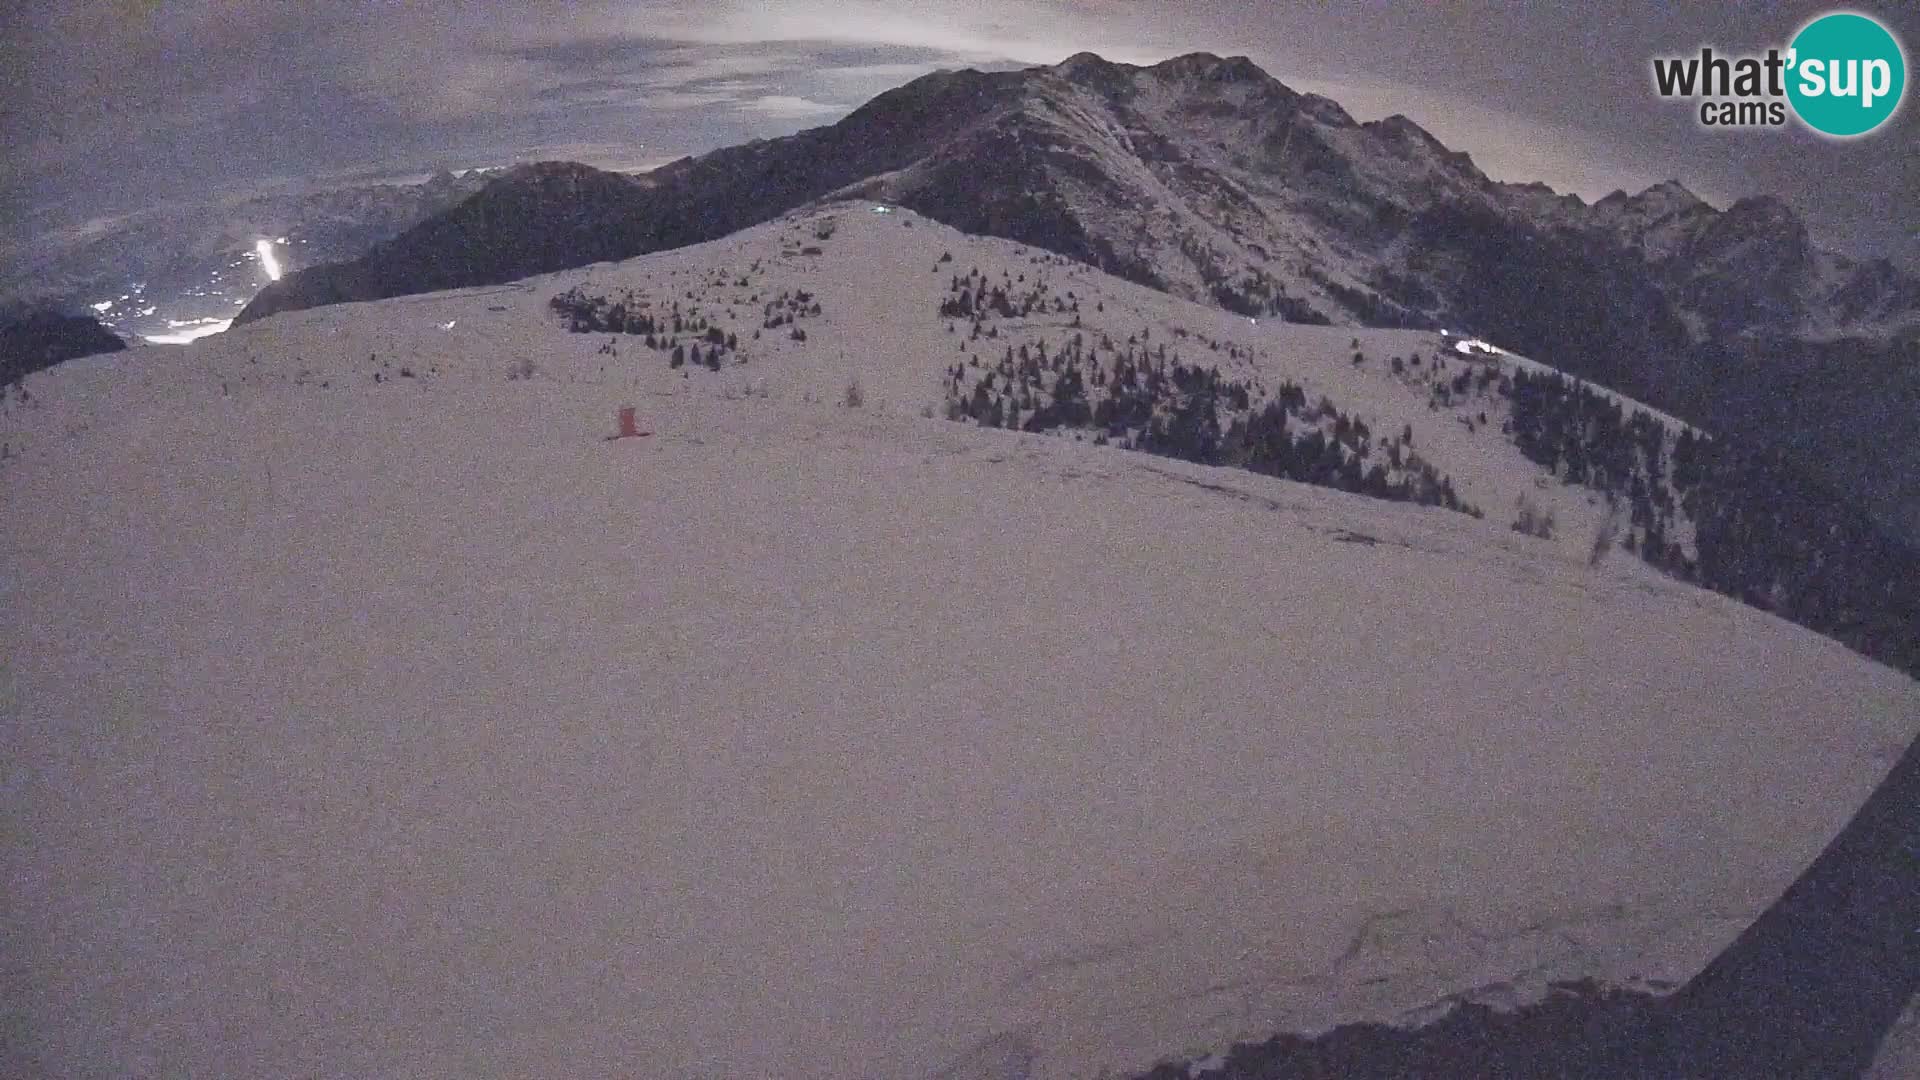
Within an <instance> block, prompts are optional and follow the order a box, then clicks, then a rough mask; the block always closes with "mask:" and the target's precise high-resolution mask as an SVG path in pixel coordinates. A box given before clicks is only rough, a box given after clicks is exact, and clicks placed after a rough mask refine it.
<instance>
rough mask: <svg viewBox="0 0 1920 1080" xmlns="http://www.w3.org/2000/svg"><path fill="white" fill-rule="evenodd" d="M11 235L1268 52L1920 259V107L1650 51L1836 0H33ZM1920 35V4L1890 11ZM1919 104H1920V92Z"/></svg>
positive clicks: (1599, 171)
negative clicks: (1845, 102) (1658, 78)
mask: <svg viewBox="0 0 1920 1080" xmlns="http://www.w3.org/2000/svg"><path fill="white" fill-rule="evenodd" d="M0 7H3V8H4V9H5V10H6V11H7V12H9V13H8V14H3V15H0V21H3V23H4V25H0V49H4V50H6V51H5V55H4V57H3V58H0V59H4V65H0V72H4V78H5V80H6V82H5V84H4V85H5V92H4V94H0V110H4V112H0V131H4V134H5V146H6V148H7V153H6V154H5V155H0V223H4V224H0V229H5V230H6V233H5V235H4V237H0V239H6V240H19V239H22V238H24V237H26V236H29V235H32V234H35V233H42V232H47V231H50V230H53V229H57V228H66V227H71V226H73V225H75V224H78V223H81V222H84V221H86V220H88V219H91V218H96V217H99V216H102V215H106V214H110V213H116V212H124V211H126V210H130V209H135V208H138V207H141V206H146V205H151V204H153V203H156V202H167V201H174V200H182V199H204V198H206V197H208V196H209V195H213V194H217V193H240V192H245V191H249V190H256V189H257V188H258V187H259V186H261V185H262V184H266V183H277V182H286V181H301V180H307V179H313V178H338V177H341V176H345V175H349V174H354V173H360V172H371V173H385V172H413V171H419V170H423V169H427V168H431V167H434V166H439V165H444V166H451V167H460V166H466V165H482V164H496V163H505V162H511V161H519V160H536V159H540V158H555V157H559V158H572V159H576V160H583V161H588V162H592V163H595V164H601V165H607V166H614V167H638V166H645V165H649V164H657V163H660V162H663V161H667V160H671V159H673V158H676V157H679V156H682V155H685V154H693V153H699V152H701V151H705V150H709V149H713V148H715V147H719V146H724V145H728V144H731V143H736V142H741V141H744V140H746V139H749V138H755V137H771V136H776V135H781V134H786V133H789V132H792V131H796V130H799V129H800V128H803V127H811V126H815V125H818V124H824V123H831V122H832V121H834V120H835V119H837V118H839V117H840V116H842V115H844V114H845V113H846V112H847V111H849V110H851V109H852V108H853V107H855V106H857V105H859V104H860V103H861V102H863V101H865V100H866V99H868V98H870V97H872V96H873V95H874V94H877V93H879V92H880V91H882V90H885V89H887V88H889V87H891V86H895V85H898V84H900V83H903V82H906V81H908V80H910V79H912V78H914V77H915V76H917V75H920V74H923V73H925V72H927V71H930V70H933V69H935V68H941V67H960V66H982V67H984V66H993V65H1007V64H1018V65H1028V64H1041V63H1055V62H1058V61H1060V60H1062V59H1065V58H1066V57H1067V56H1068V55H1070V54H1072V53H1074V52H1078V51H1080V50H1083V49H1090V50H1093V51H1095V52H1099V53H1101V54H1102V55H1104V56H1106V57H1108V58H1109V59H1114V60H1122V61H1129V62H1135V63H1146V62H1153V61H1157V60H1160V59H1164V58H1166V57H1168V56H1172V55H1176V54H1179V53H1182V52H1189V51H1194V50H1207V51H1211V52H1216V53H1220V54H1222V55H1234V54H1245V55H1247V56H1250V57H1252V58H1253V59H1254V60H1255V61H1256V62H1257V63H1259V64H1260V65H1261V66H1262V67H1263V68H1265V69H1266V70H1267V71H1268V72H1269V73H1271V74H1273V75H1274V76H1275V77H1277V78H1279V79H1280V80H1281V81H1282V82H1285V83H1287V84H1288V85H1290V86H1293V87H1294V88H1296V89H1305V90H1312V91H1315V92H1319V93H1323V94H1327V95H1329V96H1331V97H1333V98H1335V99H1336V100H1338V101H1340V102H1341V103H1342V104H1343V105H1345V106H1346V107H1347V109H1348V111H1350V112H1352V113H1353V114H1354V115H1356V116H1357V117H1359V118H1360V119H1363V120H1365V119H1373V118H1377V117H1381V116H1385V115H1388V114H1390V113H1394V112H1400V113H1405V114H1406V115H1408V116H1410V117H1412V118H1413V119H1414V120H1416V121H1418V122H1419V123H1420V124H1422V125H1423V126H1425V127H1426V128H1428V129H1429V130H1431V131H1432V132H1433V133H1434V134H1436V135H1437V136H1438V137H1439V138H1440V139H1441V140H1442V141H1443V142H1446V143H1447V144H1449V145H1450V146H1452V147H1454V148H1456V149H1463V150H1466V151H1468V152H1470V153H1471V154H1472V155H1473V157H1474V160H1475V161H1476V162H1477V163H1478V164H1479V165H1480V166H1481V168H1482V169H1484V170H1486V171H1487V172H1488V173H1490V174H1492V175H1493V176H1495V177H1497V178H1499V179H1509V180H1536V179H1537V180H1543V181H1545V182H1547V183H1549V184H1551V185H1553V186H1554V187H1556V188H1558V189H1560V190H1563V191H1566V190H1571V191H1575V192H1578V193H1580V194H1581V195H1583V196H1586V197H1588V198H1589V199H1591V198H1597V197H1599V196H1601V195H1604V194H1606V193H1607V192H1609V191H1611V190H1613V189H1615V188H1627V189H1629V190H1639V189H1640V188H1642V187H1645V186H1647V185H1649V184H1652V183H1655V182H1657V181H1660V180H1663V179H1667V178H1676V179H1679V180H1681V181H1682V182H1683V183H1685V184H1686V185H1687V186H1689V187H1691V188H1692V189H1693V190H1695V191H1696V192H1698V193H1700V194H1701V195H1702V196H1704V197H1706V198H1708V199H1709V200H1710V201H1713V202H1716V203H1718V204H1720V205H1725V204H1726V203H1727V202H1729V201H1731V200H1732V199H1734V198H1737V197H1739V196H1742V195H1747V194H1755V193H1761V192H1771V193H1775V194H1779V195H1781V196H1783V197H1785V198H1786V199H1787V200H1788V201H1789V202H1790V203H1791V204H1792V205H1793V206H1794V207H1795V208H1796V209H1797V210H1798V211H1799V212H1800V213H1801V214H1802V215H1803V216H1804V217H1806V218H1807V219H1808V221H1809V222H1810V224H1811V225H1812V227H1813V229H1814V233H1815V236H1816V239H1819V240H1821V241H1823V242H1825V243H1828V244H1830V245H1833V246H1837V247H1841V248H1843V249H1847V250H1852V251H1855V252H1865V253H1872V254H1886V255H1891V256H1894V257H1896V258H1898V259H1900V260H1901V261H1902V262H1904V263H1907V264H1908V265H1920V154H1916V153H1915V150H1916V148H1920V139H1916V137H1915V136H1916V133H1920V121H1916V119H1915V115H1916V112H1920V109H1916V107H1915V106H1914V104H1913V103H1912V102H1908V104H1907V105H1906V106H1905V107H1904V108H1903V109H1902V110H1901V113H1900V115H1899V116H1897V117H1896V118H1895V119H1894V121H1893V122H1892V123H1891V124H1889V125H1888V126H1886V127H1883V128H1882V129H1880V130H1879V131H1878V132H1876V133H1874V134H1873V135H1870V136H1868V137H1866V138H1863V139H1857V140H1853V141H1852V142H1847V143H1840V142H1832V141H1827V140H1823V139H1821V138H1818V137H1816V136H1813V135H1811V134H1809V133H1807V132H1805V131H1804V130H1803V129H1801V128H1799V127H1798V126H1797V125H1790V126H1789V127H1788V128H1787V129H1761V130H1753V131H1744V132H1740V131H1735V132H1728V131H1721V130H1709V129H1703V128H1701V127H1700V126H1698V124H1697V122H1696V120H1695V115H1694V112H1693V110H1692V109H1691V108H1689V107H1688V106H1687V105H1686V104H1684V103H1677V102H1668V101H1661V100H1659V99H1657V98H1656V97H1655V96H1654V94H1653V92H1652V89H1651V80H1650V77H1649V74H1648V71H1649V67H1648V65H1649V59H1650V58H1651V57H1652V56H1654V55H1683V54H1686V53H1690V52H1697V51H1698V49H1699V47H1700V46H1701V45H1703V44H1708V45H1714V46H1717V47H1723V48H1727V49H1732V50H1735V51H1759V50H1762V49H1764V48H1765V47H1767V46H1769V45H1779V46H1784V45H1785V44H1786V42H1787V40H1788V39H1789V38H1790V37H1791V35H1792V34H1793V32H1794V30H1795V29H1797V28H1798V27H1799V26H1800V25H1801V24H1802V23H1804V22H1805V21H1806V20H1807V19H1808V18H1810V17H1812V16H1813V15H1815V14H1818V13H1820V12H1822V11H1825V10H1829V8H1828V7H1827V6H1826V5H1821V4H1817V3H1778V4H1775V3H1753V4H1746V5H1733V4H1715V5H1695V4H1687V5H1679V6H1677V8H1668V7H1667V6H1666V5H1664V4H1660V5H1653V4H1648V5H1645V6H1636V5H1631V4H1629V5H1621V6H1618V7H1610V8H1591V7H1586V8H1583V9H1575V8H1574V7H1572V6H1567V7H1562V6H1560V5H1550V4H1534V3H1518V2H1515V3H1482V4H1472V3H1464V2H1463V3H1459V4H1427V3H1407V4H1401V5H1395V6H1394V7H1393V8H1392V9H1391V10H1389V9H1388V8H1387V7H1386V6H1385V5H1381V4H1376V3H1351V4H1334V3H1301V4H1285V5H1281V4H1272V5H1262V4H1259V3H1247V2H1245V0H1207V2H1190V3H1177V2H1166V3H1162V2H1144V0H1143V2H1128V0H966V2H964V3H937V4H936V3H919V2H893V3H880V2H874V0H799V2H793V3H760V2H736V0H705V2H702V3H698V4H684V5H683V4H667V3H661V2H658V0H625V2H614V0H578V2H570V3H551V2H541V0H436V2H433V3H427V2H419V3H403V2H386V3H375V2H358V3H356V2H350V0H329V2H327V3H314V4H306V3H301V4H283V3H269V2H257V0H35V2H34V3H32V4H7V5H0ZM1854 10H1861V11H1865V12H1867V13H1869V14H1873V15H1875V16H1877V17H1879V18H1881V19H1882V21H1883V22H1886V23H1888V24H1889V25H1890V26H1892V27H1893V28H1894V30H1895V32H1896V34H1898V35H1899V36H1901V38H1902V39H1903V40H1904V41H1905V42H1906V43H1907V46H1908V50H1909V52H1910V53H1911V52H1915V51H1916V50H1920V46H1916V45H1915V43H1916V42H1920V5H1912V4H1901V5H1894V4H1885V3H1882V4H1866V5H1855V6H1854ZM1912 96H1914V93H1913V92H1910V93H1909V97H1912Z"/></svg>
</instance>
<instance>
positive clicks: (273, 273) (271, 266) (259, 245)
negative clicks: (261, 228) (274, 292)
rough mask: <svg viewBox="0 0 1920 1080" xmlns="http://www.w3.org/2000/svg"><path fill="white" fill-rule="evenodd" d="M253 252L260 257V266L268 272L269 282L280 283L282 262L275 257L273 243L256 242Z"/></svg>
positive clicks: (267, 241)
mask: <svg viewBox="0 0 1920 1080" xmlns="http://www.w3.org/2000/svg"><path fill="white" fill-rule="evenodd" d="M253 250H254V252H255V253H256V254H258V255H259V256H260V265H261V267H263V268H264V269H265V270H266V272H267V279H268V280H269V281H279V280H280V260H278V259H276V258H274V257H273V241H271V240H258V241H255V242H254V245H253Z"/></svg>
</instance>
